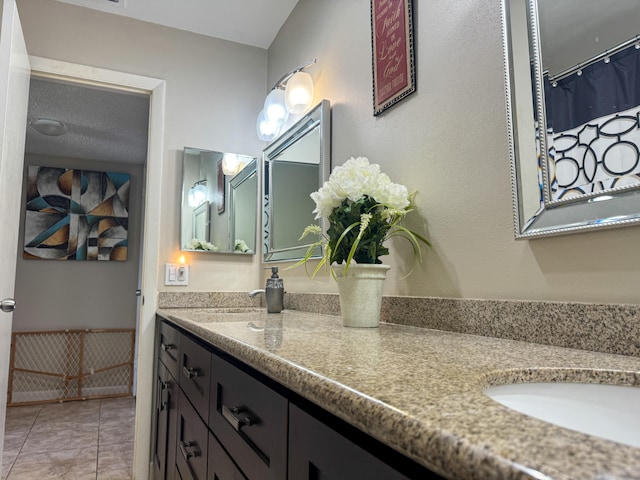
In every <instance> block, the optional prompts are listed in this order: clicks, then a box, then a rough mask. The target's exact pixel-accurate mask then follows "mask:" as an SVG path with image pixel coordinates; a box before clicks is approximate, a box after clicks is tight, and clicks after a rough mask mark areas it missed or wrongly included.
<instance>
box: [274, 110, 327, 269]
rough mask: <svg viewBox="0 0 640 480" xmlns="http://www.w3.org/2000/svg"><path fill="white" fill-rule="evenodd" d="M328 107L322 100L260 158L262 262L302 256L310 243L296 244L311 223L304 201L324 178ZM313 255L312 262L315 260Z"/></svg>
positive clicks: (310, 208) (309, 205) (308, 201)
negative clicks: (261, 159)
mask: <svg viewBox="0 0 640 480" xmlns="http://www.w3.org/2000/svg"><path fill="white" fill-rule="evenodd" d="M330 131H331V126H330V105H329V101H327V100H323V101H322V102H321V103H320V104H318V105H317V106H316V107H315V108H314V109H313V110H311V111H310V112H309V113H308V114H307V115H305V116H304V117H303V118H302V119H301V120H300V121H298V122H297V123H296V124H295V125H293V126H292V127H291V128H290V129H289V130H287V131H286V132H284V133H283V134H281V135H280V137H278V138H277V139H276V140H274V141H273V142H272V143H271V144H270V145H269V146H268V147H267V148H266V149H265V150H264V152H263V162H262V167H263V173H264V174H263V177H262V178H263V213H262V214H263V225H264V226H265V229H264V237H263V239H264V244H263V250H264V251H263V254H264V261H265V262H270V261H282V260H295V259H300V258H302V257H304V256H305V254H306V251H307V248H308V247H309V239H308V238H305V239H303V240H300V235H301V234H302V231H303V230H304V229H305V227H307V226H308V225H311V224H317V225H319V226H320V227H322V228H325V225H323V224H322V221H321V220H316V219H314V215H313V213H312V212H313V209H314V208H315V204H314V202H313V200H311V197H310V196H309V195H310V194H311V193H312V192H315V191H316V190H318V189H319V188H320V187H321V186H322V184H323V183H324V182H325V181H326V180H327V179H328V178H329V171H330V168H331V165H330V158H329V153H330V151H329V143H330V138H329V135H330ZM320 255H321V251H320V250H318V252H317V254H316V255H314V256H320Z"/></svg>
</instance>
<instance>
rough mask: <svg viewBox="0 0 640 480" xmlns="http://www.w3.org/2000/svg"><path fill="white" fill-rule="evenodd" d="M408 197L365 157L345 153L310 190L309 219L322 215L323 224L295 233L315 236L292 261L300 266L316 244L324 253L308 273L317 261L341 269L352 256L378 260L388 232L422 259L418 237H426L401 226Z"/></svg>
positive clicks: (407, 209)
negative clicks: (321, 182) (302, 255)
mask: <svg viewBox="0 0 640 480" xmlns="http://www.w3.org/2000/svg"><path fill="white" fill-rule="evenodd" d="M413 197H414V194H409V191H408V190H407V188H406V187H405V186H404V185H400V184H398V183H393V182H392V181H391V179H390V178H389V176H388V175H386V174H384V173H382V172H381V170H380V166H379V165H377V164H370V163H369V160H368V159H367V158H365V157H358V158H350V159H349V160H347V161H346V162H345V163H344V164H343V165H341V166H339V167H336V168H335V169H334V170H333V172H332V173H331V175H330V177H329V180H328V181H326V182H325V183H324V185H323V186H322V187H321V188H320V189H319V190H318V191H317V192H313V193H312V194H311V198H312V199H313V201H314V202H315V204H316V208H315V209H314V210H313V213H315V218H316V219H319V218H326V219H328V223H329V229H328V230H327V232H326V233H324V232H322V229H321V228H320V227H319V226H318V225H310V226H308V227H307V228H305V230H304V232H303V234H302V237H301V238H304V237H305V236H307V235H309V234H316V235H319V236H320V240H319V241H318V242H316V243H314V244H313V245H311V246H310V247H309V249H308V250H307V255H306V256H305V258H303V259H302V260H301V261H300V262H298V263H297V264H296V265H301V264H305V265H306V262H307V261H308V260H309V259H310V258H311V257H312V256H313V254H314V253H315V251H316V249H317V247H318V246H323V247H324V252H323V257H322V259H321V260H320V262H319V264H318V266H317V267H316V269H315V271H314V273H313V275H314V276H315V274H316V273H317V272H318V271H319V269H320V268H321V267H322V266H323V265H327V266H328V265H330V264H331V263H334V262H335V263H344V264H345V273H346V271H347V270H348V268H349V264H350V263H351V262H352V261H355V262H356V263H368V264H380V263H382V262H381V261H380V258H379V257H380V256H382V255H387V254H388V253H389V249H388V248H386V247H385V246H384V245H383V243H384V242H385V241H386V240H387V239H389V238H391V237H394V236H399V237H402V238H405V239H406V240H408V241H409V243H410V244H411V247H412V249H413V253H414V255H415V256H416V257H417V258H418V259H420V260H422V251H421V248H420V242H422V243H424V244H425V245H430V244H429V242H428V241H427V240H426V239H425V238H424V237H422V236H421V235H419V234H417V233H416V232H414V231H412V230H409V229H408V228H406V227H405V226H404V225H403V222H404V218H405V216H406V215H407V214H408V213H409V212H411V211H413V210H414V206H413Z"/></svg>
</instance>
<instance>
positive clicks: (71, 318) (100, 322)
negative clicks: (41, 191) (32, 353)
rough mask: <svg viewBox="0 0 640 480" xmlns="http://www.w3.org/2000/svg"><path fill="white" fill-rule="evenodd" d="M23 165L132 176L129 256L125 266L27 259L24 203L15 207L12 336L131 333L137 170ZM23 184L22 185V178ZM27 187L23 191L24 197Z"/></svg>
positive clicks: (53, 160) (40, 158)
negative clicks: (97, 330) (101, 330)
mask: <svg viewBox="0 0 640 480" xmlns="http://www.w3.org/2000/svg"><path fill="white" fill-rule="evenodd" d="M27 165H37V166H47V167H63V168H76V169H77V168H82V169H85V170H98V171H103V172H122V173H128V174H129V175H130V176H131V187H130V198H129V232H128V241H129V248H128V255H127V261H126V262H116V261H112V262H105V261H73V260H67V261H64V260H60V261H54V260H27V259H24V258H23V257H22V247H23V245H24V218H25V215H24V211H25V205H24V199H23V200H22V202H21V205H20V233H19V244H18V252H17V255H18V263H17V269H16V290H15V298H16V302H19V303H20V308H19V309H16V311H15V313H14V315H13V319H14V321H13V330H14V331H16V332H28V331H42V330H61V329H85V328H135V326H136V296H135V291H136V288H137V285H138V283H137V282H138V268H139V261H140V256H139V253H140V248H139V245H140V230H141V218H140V216H141V209H142V183H143V167H142V165H127V164H122V163H113V162H100V163H96V162H91V161H86V160H82V159H70V158H62V157H50V156H44V155H27V156H26V157H25V172H26V168H27ZM23 183H24V184H25V185H26V175H25V178H24V181H23ZM25 188H26V186H24V187H23V192H24V191H26V190H25Z"/></svg>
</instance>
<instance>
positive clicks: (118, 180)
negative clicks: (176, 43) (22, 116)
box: [9, 72, 150, 468]
mask: <svg viewBox="0 0 640 480" xmlns="http://www.w3.org/2000/svg"><path fill="white" fill-rule="evenodd" d="M149 105H150V93H149V92H148V91H141V92H138V91H133V90H131V89H128V90H126V91H125V90H121V89H115V88H112V87H105V86H103V85H93V84H87V83H86V82H83V83H78V82H76V81H73V80H69V79H60V78H55V77H51V76H50V75H41V74H39V73H38V72H34V73H32V76H31V80H30V89H29V106H28V117H27V132H26V142H25V158H24V177H25V179H26V178H28V179H29V180H28V182H29V188H28V189H27V190H28V191H29V193H28V196H27V200H28V201H29V205H30V207H29V208H27V210H28V211H27V212H25V205H22V206H21V208H22V212H21V222H20V233H19V238H20V247H19V250H18V258H17V269H16V287H15V298H16V301H17V303H19V304H20V305H21V308H19V309H18V310H17V311H16V312H15V316H14V322H13V332H14V342H13V355H12V365H11V367H12V370H11V376H10V378H9V405H14V406H17V405H25V404H31V403H34V402H35V403H40V402H48V403H51V402H56V401H59V400H74V399H75V400H77V399H88V398H108V397H110V396H120V395H127V394H129V395H130V394H132V393H133V392H132V386H133V385H134V383H133V377H134V370H135V367H134V366H135V362H133V364H132V361H133V360H134V359H135V358H136V356H135V355H134V351H135V350H134V344H133V342H132V341H131V340H132V339H133V338H134V337H133V334H132V333H131V331H137V329H138V324H139V322H138V318H137V315H138V313H139V308H138V305H137V303H138V301H139V299H140V297H138V296H136V292H137V291H140V290H141V285H140V273H141V260H142V229H143V224H144V221H143V220H144V208H143V206H144V202H143V192H144V179H145V170H146V161H147V145H148V131H149ZM68 174H71V175H68ZM56 176H57V177H56ZM54 177H56V178H54ZM65 178H74V181H72V182H70V184H71V186H72V188H73V190H71V189H70V188H68V184H67V182H66V180H63V179H65ZM76 178H78V179H81V181H80V182H78V185H76V184H75V179H76ZM23 183H24V184H26V183H27V181H26V180H25V182H23ZM87 183H88V186H87ZM34 186H37V196H35V195H36V193H34V192H33V190H34ZM92 187H93V188H92ZM23 191H25V188H24V186H23ZM23 197H25V195H23ZM32 197H34V198H32ZM34 202H35V203H38V205H37V207H33V205H32V204H33V203H34ZM52 210H53V211H52ZM79 212H82V213H80V214H79ZM59 219H62V220H59ZM69 219H70V221H69ZM78 219H79V220H78ZM74 220H75V226H74ZM43 222H44V223H45V225H49V223H51V222H55V227H56V228H54V227H47V228H45V229H44V231H45V232H46V233H45V234H42V233H38V235H37V239H38V240H37V242H36V241H31V240H30V239H31V236H32V235H33V232H34V230H35V231H36V232H39V231H40V230H42V224H43ZM91 225H93V226H94V227H92V226H91ZM105 225H110V226H109V227H108V228H107V227H105ZM22 239H24V242H22ZM56 260H57V261H56ZM92 260H93V261H92ZM87 330H90V331H91V332H90V333H89V332H87ZM26 332H30V333H26ZM33 332H38V333H37V334H36V333H33ZM60 332H63V333H60ZM75 332H78V334H77V335H75V334H74V333H75ZM78 339H79V342H78V341H76V340H78ZM123 361H125V362H126V361H128V362H129V363H128V364H125V363H123ZM14 367H15V368H14ZM93 404H94V405H95V403H93ZM69 407H70V408H77V407H75V406H71V405H70V406H69ZM17 408H18V409H19V410H22V409H23V408H22V407H17ZM56 411H57V410H56ZM129 416H130V418H131V420H133V415H131V414H129ZM74 417H75V418H80V417H79V416H76V415H74ZM94 417H95V415H91V416H90V417H87V418H88V422H89V423H87V424H86V425H85V424H82V425H79V426H77V428H85V429H86V428H88V427H91V429H92V430H93V429H95V426H94V425H93V423H94V421H95V418H94ZM100 417H102V414H101V415H100ZM9 418H11V417H9ZM132 424H133V422H132V421H131V423H130V425H132ZM70 426H71V425H70V424H67V425H62V424H60V425H59V426H57V427H56V429H54V430H51V431H48V432H47V433H46V435H49V436H51V435H53V436H56V435H60V434H63V433H65V431H66V430H65V428H66V429H68V428H69V427H70ZM36 427H38V428H36ZM34 429H35V430H36V431H37V433H38V434H39V435H41V436H43V435H44V436H45V437H46V435H45V432H44V431H43V432H40V430H41V429H42V428H41V425H39V424H37V422H36V425H35V427H34ZM95 430H96V432H97V431H98V430H97V429H95ZM102 430H104V427H103V428H102ZM96 432H93V431H92V432H88V433H89V435H88V438H87V439H85V440H86V441H88V442H89V443H88V444H87V445H86V446H87V447H91V442H95V443H96V448H97V446H98V445H97V443H98V434H97V433H96ZM100 435H101V439H100V440H101V441H100V446H101V447H102V448H103V449H104V448H107V446H106V445H107V443H108V442H107V438H106V437H105V435H104V433H103V432H101V434H100ZM128 436H131V440H130V441H131V442H132V443H131V448H130V449H128V451H127V455H128V456H129V461H127V462H126V463H127V464H129V465H130V466H131V464H132V456H133V429H131V432H130V434H128V435H121V437H123V438H124V437H128ZM94 437H95V438H94ZM102 437H104V438H102ZM41 443H42V442H41ZM27 446H28V447H29V448H27ZM68 447H69V445H68V444H67V442H65V444H64V445H62V444H60V443H59V442H57V443H56V442H53V443H51V444H48V445H47V444H46V442H45V444H42V445H40V446H38V443H37V442H35V443H34V441H33V440H32V439H31V440H26V439H25V447H24V448H27V451H25V452H24V454H25V455H27V456H33V455H35V454H37V453H38V452H39V451H40V450H38V448H40V449H42V448H46V449H47V453H54V452H56V451H57V450H56V449H58V450H60V449H62V450H63V451H65V454H66V455H69V454H71V450H69V448H68ZM23 450H24V449H23ZM78 452H82V450H78ZM42 453H45V452H44V451H43V452H42ZM21 455H23V454H22V453H21ZM23 457H24V455H23ZM17 458H18V463H19V459H20V458H22V457H17ZM42 467H43V468H46V464H43V466H42ZM16 468H19V466H18V467H16Z"/></svg>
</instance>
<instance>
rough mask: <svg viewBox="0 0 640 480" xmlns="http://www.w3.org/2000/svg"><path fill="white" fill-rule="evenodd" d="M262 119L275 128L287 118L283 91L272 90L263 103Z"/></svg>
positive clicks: (287, 113) (287, 112)
mask: <svg viewBox="0 0 640 480" xmlns="http://www.w3.org/2000/svg"><path fill="white" fill-rule="evenodd" d="M264 118H266V119H267V121H268V122H269V123H274V124H275V125H276V126H278V127H279V126H280V125H282V124H283V123H284V122H286V121H287V118H289V110H287V104H286V101H285V99H284V90H280V89H279V88H274V89H273V90H271V93H269V95H267V98H266V100H265V101H264Z"/></svg>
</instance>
